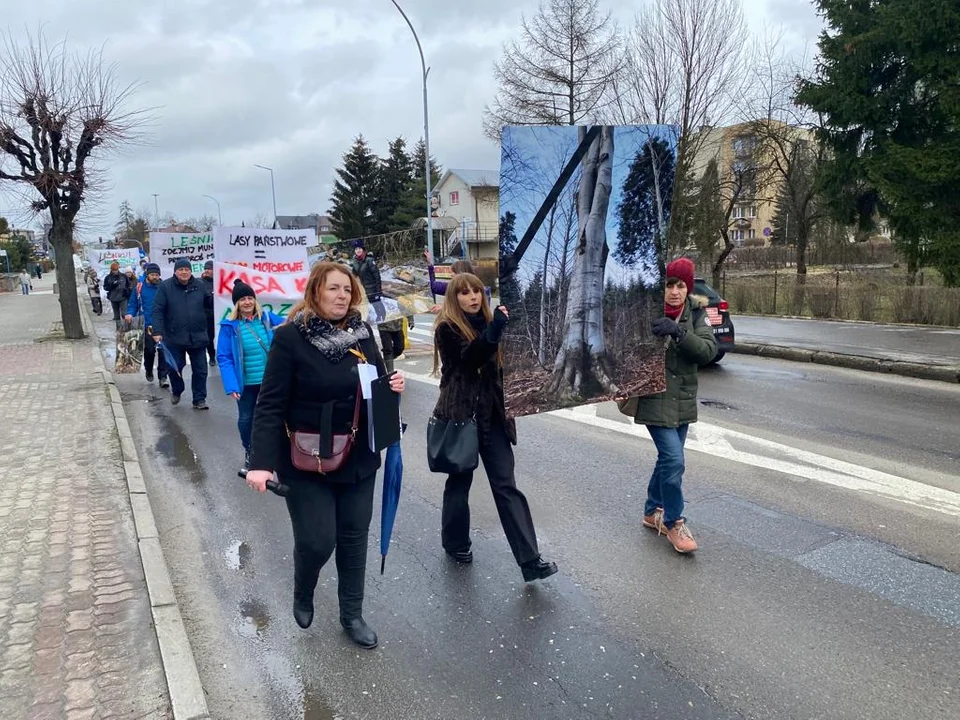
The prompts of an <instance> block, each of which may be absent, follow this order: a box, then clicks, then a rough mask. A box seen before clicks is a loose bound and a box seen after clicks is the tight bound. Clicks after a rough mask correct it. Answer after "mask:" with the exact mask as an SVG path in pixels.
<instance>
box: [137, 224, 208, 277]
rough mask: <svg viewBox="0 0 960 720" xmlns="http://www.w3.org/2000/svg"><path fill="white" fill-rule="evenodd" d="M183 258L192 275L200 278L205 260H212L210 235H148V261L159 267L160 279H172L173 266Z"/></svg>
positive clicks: (158, 233)
mask: <svg viewBox="0 0 960 720" xmlns="http://www.w3.org/2000/svg"><path fill="white" fill-rule="evenodd" d="M182 257H185V258H187V260H189V261H190V265H191V267H192V268H193V274H194V275H196V276H198V277H199V276H200V275H201V274H202V273H203V266H204V264H205V263H206V262H207V260H213V257H214V252H213V235H212V233H208V232H206V233H161V232H152V233H150V259H151V260H152V261H153V262H155V263H156V264H157V265H159V266H160V277H162V278H163V279H164V280H166V279H167V278H172V277H173V266H174V264H176V262H177V260H179V259H180V258H182Z"/></svg>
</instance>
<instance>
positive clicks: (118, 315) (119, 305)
mask: <svg viewBox="0 0 960 720" xmlns="http://www.w3.org/2000/svg"><path fill="white" fill-rule="evenodd" d="M110 307H112V308H113V322H114V324H115V325H116V326H117V330H119V329H120V327H121V326H122V325H123V317H124V315H126V314H127V301H126V299H123V300H111V301H110Z"/></svg>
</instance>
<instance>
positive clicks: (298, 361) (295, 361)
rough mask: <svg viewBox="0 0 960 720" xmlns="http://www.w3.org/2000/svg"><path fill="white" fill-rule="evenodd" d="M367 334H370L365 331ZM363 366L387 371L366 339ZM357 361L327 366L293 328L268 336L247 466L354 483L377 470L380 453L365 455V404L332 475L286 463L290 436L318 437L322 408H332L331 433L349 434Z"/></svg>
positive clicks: (290, 325)
mask: <svg viewBox="0 0 960 720" xmlns="http://www.w3.org/2000/svg"><path fill="white" fill-rule="evenodd" d="M367 329H368V331H369V330H370V328H369V326H367ZM360 350H361V351H362V352H363V354H364V355H366V356H367V361H368V362H370V363H374V364H376V366H377V373H378V374H379V375H384V374H385V373H386V368H385V367H384V364H383V358H382V357H381V356H380V351H379V350H378V349H377V343H376V341H375V340H374V339H373V334H372V331H371V334H370V337H369V338H368V339H366V340H363V341H361V342H360ZM358 362H359V360H358V359H357V357H356V356H355V355H353V354H352V353H350V354H348V355H346V356H345V357H344V358H343V360H341V361H340V362H339V363H332V362H330V361H329V360H327V358H326V357H324V355H323V354H322V353H321V352H320V351H319V350H317V349H316V348H315V347H314V346H313V345H311V344H310V342H309V341H308V340H307V339H306V338H305V337H303V335H302V334H301V333H300V330H298V329H297V327H296V326H295V325H294V324H293V323H286V324H284V325H282V326H281V327H279V328H278V329H277V331H276V333H275V334H274V336H273V344H272V345H271V346H270V354H269V355H268V356H267V367H266V370H265V371H264V374H263V382H262V384H261V385H260V395H259V397H258V398H257V410H256V413H255V414H254V419H253V453H252V457H251V464H250V467H251V468H252V469H256V470H272V471H274V472H276V473H277V474H278V475H279V476H280V478H281V479H283V478H284V477H290V476H291V475H292V476H295V477H296V478H297V479H301V480H306V481H314V482H316V481H319V480H322V481H325V482H354V481H355V480H356V479H357V478H362V477H367V476H369V475H371V474H372V473H374V472H376V471H377V468H379V467H380V453H375V452H372V451H371V450H370V446H369V439H368V438H369V433H368V432H367V403H366V402H365V401H363V400H361V403H360V425H359V431H358V432H357V437H356V440H355V441H354V444H353V449H352V450H351V451H350V455H349V456H348V458H347V460H346V461H345V462H344V464H343V466H342V467H341V468H340V470H338V471H337V472H336V473H328V474H325V475H320V474H319V473H314V472H306V471H302V470H297V469H296V468H294V467H293V463H292V462H291V460H290V439H289V438H288V437H287V429H288V428H289V430H290V431H291V432H293V431H294V430H301V431H303V432H314V433H316V432H319V431H320V416H321V413H322V410H323V406H324V405H326V404H327V403H331V402H332V403H333V428H332V431H333V432H334V433H343V432H348V431H349V429H350V423H351V421H352V420H353V410H354V405H355V403H356V397H357V391H358V389H359V388H358V385H357V383H358V381H359V376H358V373H357V363H358Z"/></svg>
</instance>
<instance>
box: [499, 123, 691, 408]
mask: <svg viewBox="0 0 960 720" xmlns="http://www.w3.org/2000/svg"><path fill="white" fill-rule="evenodd" d="M675 160H676V129H675V128H673V127H670V126H663V125H647V126H642V125H641V126H624V127H610V126H603V127H601V126H595V127H589V128H587V127H573V126H567V127H556V126H555V127H534V126H528V127H507V128H504V131H503V141H502V164H501V176H500V214H501V228H500V247H501V257H500V296H501V299H502V301H503V303H504V304H505V305H506V306H507V307H508V309H509V311H510V323H509V325H507V328H506V331H505V333H504V341H503V345H502V348H503V354H504V390H505V394H506V406H507V414H508V416H510V417H517V416H521V415H529V414H533V413H539V412H547V411H550V410H556V409H558V408H566V407H574V406H577V405H586V404H590V403H596V402H601V401H605V400H612V399H613V398H615V397H618V396H628V397H632V396H638V395H648V394H652V393H657V392H662V391H663V390H664V389H665V379H664V342H663V341H662V340H659V339H657V338H655V337H654V335H653V333H652V331H651V323H652V321H653V319H654V318H657V317H660V316H662V315H663V277H662V273H663V270H662V268H663V262H664V254H665V253H664V247H665V243H666V237H667V229H668V227H669V223H670V209H671V200H672V198H673V184H674V166H675Z"/></svg>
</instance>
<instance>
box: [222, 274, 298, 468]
mask: <svg viewBox="0 0 960 720" xmlns="http://www.w3.org/2000/svg"><path fill="white" fill-rule="evenodd" d="M232 299H233V311H232V312H231V313H230V315H229V316H228V317H227V318H225V319H224V320H221V321H220V335H219V337H218V338H217V360H218V362H219V364H220V380H221V382H222V383H223V390H224V392H226V394H227V395H229V396H230V397H232V398H233V399H234V400H236V401H237V430H239V431H240V442H241V443H242V444H243V469H242V472H246V471H247V470H248V469H249V467H250V445H251V435H252V433H253V413H254V410H255V409H256V406H257V397H258V396H259V395H260V386H261V383H262V382H263V373H264V370H266V367H267V354H268V353H269V351H270V345H271V344H272V343H273V335H274V329H275V328H277V327H279V326H280V325H282V324H283V318H282V317H280V316H279V315H274V314H273V313H271V312H267V311H265V310H264V309H263V308H262V307H260V303H258V302H257V294H256V293H255V292H254V290H253V288H252V287H250V286H249V285H247V284H246V283H245V282H243V281H242V280H237V281H236V282H234V284H233V296H232Z"/></svg>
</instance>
